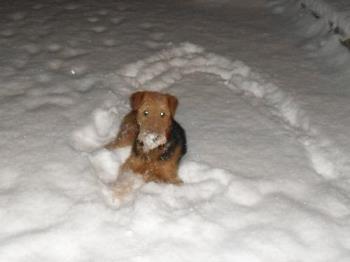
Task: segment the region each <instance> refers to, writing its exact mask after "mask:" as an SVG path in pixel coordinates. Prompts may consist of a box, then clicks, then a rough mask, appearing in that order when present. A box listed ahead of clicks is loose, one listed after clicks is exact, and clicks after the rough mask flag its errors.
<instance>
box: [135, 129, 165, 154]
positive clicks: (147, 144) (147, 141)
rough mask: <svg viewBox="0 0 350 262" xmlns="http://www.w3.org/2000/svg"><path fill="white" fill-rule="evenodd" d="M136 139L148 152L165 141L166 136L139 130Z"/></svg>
mask: <svg viewBox="0 0 350 262" xmlns="http://www.w3.org/2000/svg"><path fill="white" fill-rule="evenodd" d="M137 139H138V140H139V141H141V142H142V143H143V151H144V152H148V151H150V150H152V149H155V148H156V147H158V146H160V145H164V144H165V143H166V137H165V136H164V135H159V134H156V133H149V132H140V134H139V135H138V137H137Z"/></svg>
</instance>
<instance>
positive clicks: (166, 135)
mask: <svg viewBox="0 0 350 262" xmlns="http://www.w3.org/2000/svg"><path fill="white" fill-rule="evenodd" d="M130 104H131V109H132V110H131V112H130V113H129V114H127V115H126V116H125V117H124V119H123V121H122V123H121V126H120V130H119V132H118V135H117V137H116V138H115V140H114V141H112V142H111V143H110V144H108V145H107V146H106V148H107V149H115V148H120V147H125V146H132V150H131V155H130V156H129V158H128V159H127V160H126V161H125V163H124V164H123V165H122V166H121V169H120V172H121V173H124V172H127V171H132V172H133V173H135V174H140V175H142V177H143V179H144V180H145V181H146V182H150V181H154V182H163V183H172V184H181V183H182V180H181V179H180V178H179V177H178V166H179V162H180V160H181V158H182V157H183V155H184V154H186V151H187V147H186V134H185V131H184V129H183V128H182V127H181V126H180V125H179V124H178V123H177V122H176V121H175V120H174V115H175V111H176V108H177V105H178V100H177V98H176V97H174V96H172V95H169V94H163V93H159V92H150V91H140V92H136V93H134V94H132V95H131V97H130Z"/></svg>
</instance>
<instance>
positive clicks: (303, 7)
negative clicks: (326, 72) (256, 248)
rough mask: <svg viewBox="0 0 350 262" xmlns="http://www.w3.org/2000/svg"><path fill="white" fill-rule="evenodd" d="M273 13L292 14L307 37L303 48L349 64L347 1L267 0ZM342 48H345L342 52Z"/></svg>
mask: <svg viewBox="0 0 350 262" xmlns="http://www.w3.org/2000/svg"><path fill="white" fill-rule="evenodd" d="M268 6H269V7H270V8H271V9H272V10H273V11H274V12H275V13H279V14H280V13H283V14H284V15H287V16H289V17H291V18H292V21H293V22H294V23H296V24H297V26H298V28H299V30H300V31H301V33H302V34H303V35H305V36H306V37H307V38H308V39H309V40H310V39H311V40H312V41H309V43H308V44H307V46H306V48H308V49H309V50H310V51H312V52H313V53H314V55H315V56H317V57H318V56H321V58H323V59H326V61H328V63H330V64H331V65H333V66H334V65H336V66H342V67H343V66H344V65H349V64H350V55H349V53H348V52H346V51H349V48H350V41H349V39H350V15H349V14H350V4H349V2H348V1H344V0H337V1H327V0H269V1H268ZM344 51H345V52H344ZM347 68H348V67H347Z"/></svg>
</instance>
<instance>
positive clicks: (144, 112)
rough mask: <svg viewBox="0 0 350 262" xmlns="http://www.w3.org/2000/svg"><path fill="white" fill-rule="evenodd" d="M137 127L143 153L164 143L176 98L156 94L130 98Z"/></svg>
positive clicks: (145, 93)
mask: <svg viewBox="0 0 350 262" xmlns="http://www.w3.org/2000/svg"><path fill="white" fill-rule="evenodd" d="M130 102H131V107H132V110H133V111H135V112H136V115H137V116H136V120H137V124H138V126H139V129H140V130H139V135H138V137H137V139H138V140H139V141H140V142H141V143H143V149H144V151H145V152H147V151H149V150H152V149H154V148H156V147H158V146H160V145H163V144H165V143H166V141H167V138H168V135H169V132H170V127H171V123H172V120H173V117H174V114H175V111H176V108H177V104H178V101H177V99H176V97H174V96H171V95H168V94H162V93H158V92H148V91H142V92H136V93H134V94H132V96H131V98H130Z"/></svg>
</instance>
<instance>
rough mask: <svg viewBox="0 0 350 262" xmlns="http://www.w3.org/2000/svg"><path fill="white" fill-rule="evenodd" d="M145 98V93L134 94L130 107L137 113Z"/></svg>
mask: <svg viewBox="0 0 350 262" xmlns="http://www.w3.org/2000/svg"><path fill="white" fill-rule="evenodd" d="M144 96H145V92H144V91H140V92H136V93H133V94H132V95H131V97H130V105H131V109H132V110H133V111H137V110H138V109H139V108H140V106H141V104H142V100H143V98H144Z"/></svg>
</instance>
